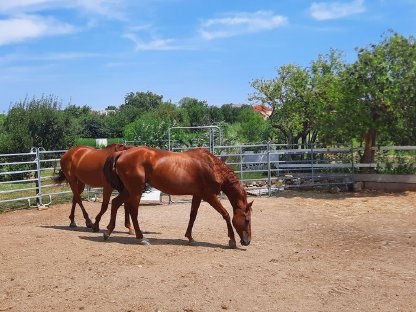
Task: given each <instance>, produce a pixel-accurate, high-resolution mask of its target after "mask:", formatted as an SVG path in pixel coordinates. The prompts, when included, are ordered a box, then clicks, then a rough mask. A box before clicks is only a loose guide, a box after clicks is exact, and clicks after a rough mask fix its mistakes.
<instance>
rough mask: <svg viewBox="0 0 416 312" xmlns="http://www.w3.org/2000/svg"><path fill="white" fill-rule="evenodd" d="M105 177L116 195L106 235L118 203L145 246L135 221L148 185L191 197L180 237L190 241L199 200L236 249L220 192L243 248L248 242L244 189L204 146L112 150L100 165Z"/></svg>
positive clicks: (248, 213) (248, 205)
mask: <svg viewBox="0 0 416 312" xmlns="http://www.w3.org/2000/svg"><path fill="white" fill-rule="evenodd" d="M104 171H105V176H106V178H107V179H108V180H109V182H110V184H111V185H112V187H114V188H117V189H118V190H119V191H120V194H119V195H118V196H117V197H115V198H114V199H113V200H112V202H111V220H110V223H109V225H108V227H107V229H108V232H107V233H105V232H104V239H108V238H109V236H110V234H111V233H112V231H113V230H114V227H115V222H116V214H117V209H118V208H119V207H120V205H121V204H122V203H123V202H126V203H128V204H129V207H130V209H131V211H130V213H131V218H132V221H133V225H134V229H135V231H136V238H137V239H139V240H140V244H143V245H148V244H149V242H148V241H147V240H146V239H145V238H144V237H143V234H142V232H141V231H140V227H139V223H138V220H137V215H138V207H139V204H140V198H141V195H142V192H143V189H144V187H145V184H146V183H148V184H150V185H151V186H153V187H155V188H157V189H158V190H160V191H162V192H163V193H167V194H171V195H192V196H193V197H192V206H191V214H190V219H189V224H188V228H187V230H186V233H185V237H187V238H188V240H189V242H190V243H191V242H193V241H194V240H193V238H192V227H193V224H194V221H195V218H196V215H197V213H198V208H199V205H200V203H201V200H205V201H206V202H208V203H209V204H210V205H211V206H212V207H213V208H214V209H215V210H217V211H218V212H219V213H220V214H221V215H222V217H223V218H224V219H225V222H226V224H227V228H228V237H229V238H230V240H229V246H230V247H231V248H235V247H236V241H235V236H234V231H233V227H232V225H231V220H230V215H229V214H228V212H227V210H226V209H225V208H224V207H223V205H222V204H221V202H220V200H219V199H218V198H217V195H218V194H219V192H220V191H223V192H224V193H225V194H226V195H227V197H228V199H229V201H230V203H231V205H232V207H233V219H232V224H233V225H234V227H235V229H236V231H237V233H238V235H239V236H240V239H241V244H242V245H244V246H248V245H249V244H250V240H251V211H252V209H251V206H252V204H253V202H251V203H247V193H246V191H245V190H244V188H243V187H242V186H241V185H240V182H239V180H238V177H237V175H236V174H235V173H234V172H233V171H232V170H231V169H230V168H229V167H228V166H227V165H226V164H225V163H224V162H223V161H222V160H220V159H218V158H217V157H215V156H214V155H213V154H211V153H210V152H208V151H207V150H205V149H202V148H198V149H193V150H189V151H186V152H182V153H175V152H170V151H164V150H159V149H155V148H150V147H145V146H139V147H135V148H132V149H129V150H127V151H124V152H122V153H114V154H113V155H112V156H110V157H109V158H108V159H107V161H106V164H105V165H104Z"/></svg>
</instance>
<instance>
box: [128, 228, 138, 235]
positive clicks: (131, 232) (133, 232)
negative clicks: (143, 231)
mask: <svg viewBox="0 0 416 312" xmlns="http://www.w3.org/2000/svg"><path fill="white" fill-rule="evenodd" d="M128 234H129V235H136V232H135V231H134V230H133V229H129V231H128Z"/></svg>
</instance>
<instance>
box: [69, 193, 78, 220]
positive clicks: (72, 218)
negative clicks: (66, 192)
mask: <svg viewBox="0 0 416 312" xmlns="http://www.w3.org/2000/svg"><path fill="white" fill-rule="evenodd" d="M76 205H77V202H76V201H75V196H72V208H71V214H70V215H69V220H70V223H69V227H71V228H76V227H77V224H76V222H75V206H76Z"/></svg>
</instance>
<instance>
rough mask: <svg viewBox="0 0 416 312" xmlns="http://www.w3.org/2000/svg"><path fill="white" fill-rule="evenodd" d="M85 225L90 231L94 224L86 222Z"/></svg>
mask: <svg viewBox="0 0 416 312" xmlns="http://www.w3.org/2000/svg"><path fill="white" fill-rule="evenodd" d="M85 225H86V227H87V228H89V229H91V228H92V227H93V226H94V225H93V224H92V222H91V221H89V222H86V223H85Z"/></svg>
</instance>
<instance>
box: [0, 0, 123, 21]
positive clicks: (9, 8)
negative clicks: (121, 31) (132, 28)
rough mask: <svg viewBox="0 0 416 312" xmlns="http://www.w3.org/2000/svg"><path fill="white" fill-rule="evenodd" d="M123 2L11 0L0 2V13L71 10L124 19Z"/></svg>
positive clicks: (14, 13) (112, 0)
mask: <svg viewBox="0 0 416 312" xmlns="http://www.w3.org/2000/svg"><path fill="white" fill-rule="evenodd" d="M124 4H125V0H13V1H1V2H0V13H3V14H8V15H16V14H28V13H32V12H39V11H43V10H50V9H73V10H78V11H80V12H82V13H85V14H95V15H101V16H105V17H107V18H114V19H124V18H125V16H124V13H123V10H124Z"/></svg>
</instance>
